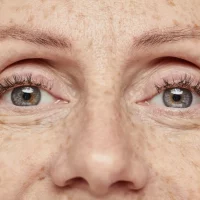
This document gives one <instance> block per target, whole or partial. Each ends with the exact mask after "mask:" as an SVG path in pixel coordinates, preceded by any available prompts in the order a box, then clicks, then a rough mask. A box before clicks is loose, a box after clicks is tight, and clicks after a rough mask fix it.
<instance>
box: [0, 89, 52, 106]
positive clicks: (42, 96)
mask: <svg viewBox="0 0 200 200" xmlns="http://www.w3.org/2000/svg"><path fill="white" fill-rule="evenodd" d="M1 99H2V100H3V102H6V103H11V104H13V105H15V106H37V105H39V104H48V103H53V102H55V101H56V99H55V98H54V97H53V96H52V95H50V94H49V93H48V92H46V91H45V90H42V89H41V88H39V87H36V86H20V87H16V88H14V89H12V90H10V91H8V92H5V93H4V94H3V95H2V97H1Z"/></svg>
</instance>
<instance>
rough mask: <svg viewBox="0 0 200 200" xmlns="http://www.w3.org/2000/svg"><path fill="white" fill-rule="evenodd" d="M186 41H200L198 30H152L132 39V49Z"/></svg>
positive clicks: (172, 28) (196, 28)
mask: <svg viewBox="0 0 200 200" xmlns="http://www.w3.org/2000/svg"><path fill="white" fill-rule="evenodd" d="M186 39H200V28H199V27H194V28H184V29H181V28H176V27H175V28H174V27H170V28H165V29H163V30H159V29H153V30H151V31H148V32H146V33H144V34H142V35H141V36H139V37H138V38H137V37H136V38H134V42H133V47H134V48H136V47H137V48H146V47H152V46H153V47H154V46H158V45H161V44H164V43H172V42H178V41H183V40H186Z"/></svg>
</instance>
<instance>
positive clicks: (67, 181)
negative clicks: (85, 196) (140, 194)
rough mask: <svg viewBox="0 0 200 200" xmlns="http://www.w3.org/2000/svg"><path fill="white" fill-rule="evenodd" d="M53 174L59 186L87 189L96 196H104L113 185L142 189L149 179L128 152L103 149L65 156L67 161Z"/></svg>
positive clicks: (144, 170) (145, 171) (143, 168)
mask: <svg viewBox="0 0 200 200" xmlns="http://www.w3.org/2000/svg"><path fill="white" fill-rule="evenodd" d="M61 160H62V159H61ZM77 160H79V161H77ZM70 161H71V162H70ZM52 177H53V180H54V183H55V184H56V185H58V186H60V187H67V186H71V187H77V188H82V189H83V188H84V190H85V189H86V188H87V190H89V192H90V193H92V194H93V195H95V196H105V195H106V194H108V192H109V191H110V190H111V188H125V189H126V190H140V189H142V188H143V187H144V186H145V184H146V181H147V170H146V168H145V167H144V166H143V165H142V164H141V163H140V162H138V160H134V159H133V160H131V159H130V155H128V154H127V155H123V154H122V153H120V152H116V151H114V152H106V151H101V152H100V153H97V152H96V153H94V152H92V153H89V152H88V154H87V155H80V154H79V157H76V155H74V159H73V161H72V160H71V159H70V160H66V159H65V163H63V162H62V163H60V164H59V163H58V165H57V166H56V167H55V168H54V171H53V173H52ZM114 186H116V187H114Z"/></svg>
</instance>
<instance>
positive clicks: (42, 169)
mask: <svg viewBox="0 0 200 200" xmlns="http://www.w3.org/2000/svg"><path fill="white" fill-rule="evenodd" d="M54 132H55V131H54V130H45V131H44V130H43V131H41V130H40V129H38V128H32V130H31V131H30V130H29V129H25V128H21V129H17V128H16V129H12V128H10V129H8V128H7V129H4V131H2V128H1V131H0V143H1V145H0V158H1V159H0V199H8V197H10V198H11V197H12V196H13V197H14V196H16V194H23V193H25V192H26V190H27V188H29V187H30V186H31V185H32V184H34V183H35V182H41V183H40V184H43V181H45V179H46V177H47V172H48V162H49V160H50V155H52V154H53V153H54V152H53V151H55V149H56V147H55V145H56V144H57V143H56V141H55V140H56V136H55V133H54ZM52 141H53V142H54V143H53V142H52ZM13 186H14V187H13ZM5 197H6V198H5ZM11 199H12V198H11ZM13 199H15V198H13ZM18 199H20V198H18Z"/></svg>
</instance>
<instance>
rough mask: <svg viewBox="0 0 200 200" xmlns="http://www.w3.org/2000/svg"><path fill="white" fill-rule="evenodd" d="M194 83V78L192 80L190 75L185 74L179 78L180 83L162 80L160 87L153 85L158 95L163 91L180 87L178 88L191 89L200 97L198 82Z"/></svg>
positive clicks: (199, 84)
mask: <svg viewBox="0 0 200 200" xmlns="http://www.w3.org/2000/svg"><path fill="white" fill-rule="evenodd" d="M193 83H194V78H192V77H191V76H190V75H188V74H185V75H184V76H182V77H181V78H180V81H178V82H177V81H176V82H175V80H174V79H173V81H172V82H171V81H169V80H167V79H163V84H162V85H157V84H155V87H156V90H157V92H158V93H161V92H162V91H163V90H166V89H170V88H175V87H180V88H186V89H191V90H193V91H195V92H196V93H197V94H199V95H200V80H199V81H198V82H196V83H195V84H193Z"/></svg>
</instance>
